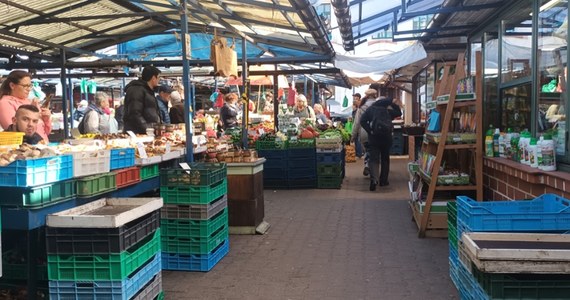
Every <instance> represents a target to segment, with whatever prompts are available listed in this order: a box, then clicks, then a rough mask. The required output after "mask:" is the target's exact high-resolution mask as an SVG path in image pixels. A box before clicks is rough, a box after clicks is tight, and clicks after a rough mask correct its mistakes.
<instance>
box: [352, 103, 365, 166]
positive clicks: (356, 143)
mask: <svg viewBox="0 0 570 300" xmlns="http://www.w3.org/2000/svg"><path fill="white" fill-rule="evenodd" d="M361 98H362V96H361V95H360V93H356V94H354V95H352V120H351V121H352V122H354V119H355V118H356V112H357V111H358V107H359V106H360V99H361ZM350 132H352V130H351V131H350ZM354 148H355V150H356V157H358V158H362V156H363V155H364V153H362V148H363V147H362V143H361V142H360V137H356V139H355V140H354Z"/></svg>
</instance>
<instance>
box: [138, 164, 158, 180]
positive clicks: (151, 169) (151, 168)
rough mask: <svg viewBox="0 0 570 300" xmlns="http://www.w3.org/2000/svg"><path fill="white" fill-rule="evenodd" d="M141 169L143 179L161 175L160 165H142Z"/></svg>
mask: <svg viewBox="0 0 570 300" xmlns="http://www.w3.org/2000/svg"><path fill="white" fill-rule="evenodd" d="M140 170H141V174H140V177H141V180H145V179H149V178H153V177H157V176H160V169H159V168H158V165H148V166H142V167H140Z"/></svg>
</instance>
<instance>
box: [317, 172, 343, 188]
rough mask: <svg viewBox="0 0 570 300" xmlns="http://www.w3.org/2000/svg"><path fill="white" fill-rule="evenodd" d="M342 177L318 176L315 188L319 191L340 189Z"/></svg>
mask: <svg viewBox="0 0 570 300" xmlns="http://www.w3.org/2000/svg"><path fill="white" fill-rule="evenodd" d="M341 185H342V176H340V175H337V176H319V177H318V178H317V188H319V189H340V187H341Z"/></svg>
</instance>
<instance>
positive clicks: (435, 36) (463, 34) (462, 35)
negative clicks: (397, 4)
mask: <svg viewBox="0 0 570 300" xmlns="http://www.w3.org/2000/svg"><path fill="white" fill-rule="evenodd" d="M466 36H467V34H466V33H456V34H437V35H430V36H417V37H408V38H396V37H393V38H392V41H394V42H403V41H423V40H434V39H443V38H454V37H466Z"/></svg>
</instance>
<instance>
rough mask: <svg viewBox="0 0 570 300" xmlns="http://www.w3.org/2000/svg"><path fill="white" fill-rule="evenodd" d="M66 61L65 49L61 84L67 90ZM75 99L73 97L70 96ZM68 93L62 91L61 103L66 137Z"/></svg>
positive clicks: (65, 135)
mask: <svg viewBox="0 0 570 300" xmlns="http://www.w3.org/2000/svg"><path fill="white" fill-rule="evenodd" d="M65 61H66V57H65V50H63V49H62V50H61V73H60V75H61V85H62V88H63V90H64V91H65V86H66V82H65V81H66V80H65V79H66V75H67V71H66V69H65ZM70 98H72V99H73V97H70ZM67 100H68V99H67V95H66V93H62V95H61V104H62V108H61V110H62V111H63V136H64V137H65V138H68V137H69V136H70V135H69V132H70V129H69V124H68V123H67V119H68V115H67V111H68V109H67V105H68V103H67ZM71 107H73V105H71Z"/></svg>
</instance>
